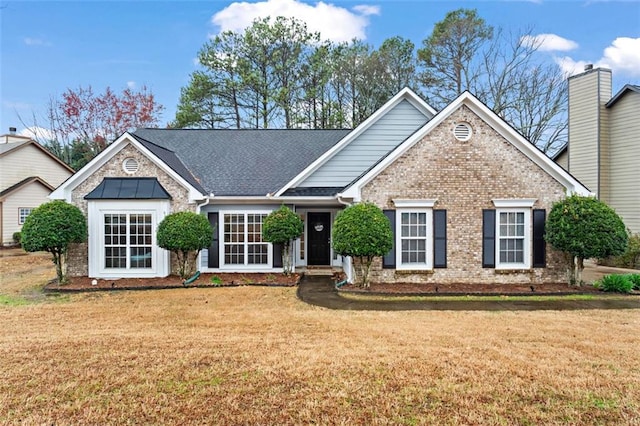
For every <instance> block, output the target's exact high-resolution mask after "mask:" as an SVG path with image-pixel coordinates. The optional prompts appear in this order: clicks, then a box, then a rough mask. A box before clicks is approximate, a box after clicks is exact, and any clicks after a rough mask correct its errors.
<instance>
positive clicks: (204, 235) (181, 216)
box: [157, 212, 213, 280]
mask: <svg viewBox="0 0 640 426" xmlns="http://www.w3.org/2000/svg"><path fill="white" fill-rule="evenodd" d="M157 239H158V246H160V247H162V248H163V249H165V250H169V251H171V252H173V253H175V255H176V257H177V260H178V274H179V275H180V278H182V279H183V280H184V279H187V278H189V277H190V276H191V275H193V273H194V271H195V267H196V261H197V259H198V254H199V253H200V251H201V250H202V249H204V248H207V247H209V246H210V245H211V242H212V241H213V228H212V227H211V224H210V223H209V221H208V220H207V218H206V217H205V216H204V215H201V214H197V213H194V212H177V213H172V214H170V215H167V216H166V217H165V218H164V219H163V220H162V222H160V224H159V225H158V231H157Z"/></svg>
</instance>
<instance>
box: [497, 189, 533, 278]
mask: <svg viewBox="0 0 640 426" xmlns="http://www.w3.org/2000/svg"><path fill="white" fill-rule="evenodd" d="M534 201H535V200H534ZM532 205H533V204H532ZM500 213H524V243H523V244H524V247H523V254H522V255H523V259H524V262H522V263H506V262H500ZM495 230H496V236H495V238H496V240H495V241H496V243H495V246H496V247H495V259H496V262H495V269H501V270H509V269H530V268H531V244H532V238H531V237H532V233H533V229H532V228H531V208H522V207H520V208H517V207H513V208H499V209H496V224H495Z"/></svg>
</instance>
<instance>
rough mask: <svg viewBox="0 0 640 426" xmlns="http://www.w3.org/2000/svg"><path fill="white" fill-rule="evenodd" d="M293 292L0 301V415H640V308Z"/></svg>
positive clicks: (448, 418)
mask: <svg viewBox="0 0 640 426" xmlns="http://www.w3.org/2000/svg"><path fill="white" fill-rule="evenodd" d="M295 291H296V289H295V288H288V287H272V288H268V287H232V288H211V289H200V288H188V289H175V290H163V291H146V292H114V293H100V294H90V295H72V296H69V298H68V299H67V301H66V303H38V304H32V305H28V306H3V305H0V329H2V330H3V332H2V333H0V371H1V372H2V373H0V374H1V380H0V419H2V420H1V421H0V423H2V424H57V425H71V424H73V425H83V424H176V425H177V424H180V425H189V424H310V423H313V424H318V423H319V424H374V425H386V424H394V425H395V424H405V425H421V424H444V425H448V424H567V423H568V424H585V425H590V424H639V423H640V367H639V366H640V352H639V351H638V347H640V334H638V327H639V326H640V310H625V311H612V310H608V311H566V312H558V311H539V312H512V311H505V312H472V311H469V312H454V311H442V312H435V311H431V312H429V311H426V312H425V311H403V312H364V311H359V312H358V311H331V310H326V309H322V308H318V307H313V306H309V305H306V304H304V303H302V302H300V301H298V300H297V299H296V297H295Z"/></svg>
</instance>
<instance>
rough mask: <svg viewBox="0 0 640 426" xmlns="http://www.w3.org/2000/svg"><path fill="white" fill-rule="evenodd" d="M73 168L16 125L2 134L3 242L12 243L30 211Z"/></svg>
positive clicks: (0, 198)
mask: <svg viewBox="0 0 640 426" xmlns="http://www.w3.org/2000/svg"><path fill="white" fill-rule="evenodd" d="M72 174H73V170H72V169H71V168H70V167H69V166H67V165H66V164H65V163H63V162H62V161H60V160H59V159H58V158H57V157H56V156H54V155H53V154H51V153H50V152H49V151H47V150H46V149H45V148H43V147H42V146H41V145H39V144H38V143H37V142H36V141H34V140H32V139H31V138H28V137H24V136H18V135H16V134H15V128H13V127H12V128H11V129H10V132H9V133H8V134H5V135H2V136H0V245H9V244H12V243H13V234H14V233H15V232H18V231H20V230H21V229H22V224H23V223H24V220H25V219H26V217H27V216H28V215H29V214H30V213H31V211H32V210H33V209H34V208H36V207H38V206H39V205H40V204H42V203H45V202H47V201H49V200H48V198H47V197H48V196H49V194H50V193H51V191H53V189H54V188H55V187H57V186H58V185H60V184H61V183H62V182H64V181H65V180H66V179H67V178H69V177H70V176H71V175H72Z"/></svg>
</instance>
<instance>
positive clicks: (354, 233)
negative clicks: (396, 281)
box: [331, 203, 393, 287]
mask: <svg viewBox="0 0 640 426" xmlns="http://www.w3.org/2000/svg"><path fill="white" fill-rule="evenodd" d="M331 240H332V245H333V249H334V250H335V251H336V253H338V254H340V255H342V256H351V257H352V258H356V259H358V261H359V264H360V271H361V275H362V286H363V287H368V286H369V282H368V278H369V270H370V269H371V263H372V262H373V258H374V257H376V256H384V255H385V254H387V253H388V252H389V250H391V248H392V247H393V233H392V231H391V223H390V222H389V219H388V218H387V217H386V216H385V215H384V213H383V212H382V210H380V208H379V207H378V206H376V205H375V204H372V203H358V204H354V205H352V206H349V207H347V208H346V209H345V210H343V211H341V212H340V213H339V214H338V217H336V220H335V222H334V224H333V233H332V238H331Z"/></svg>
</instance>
